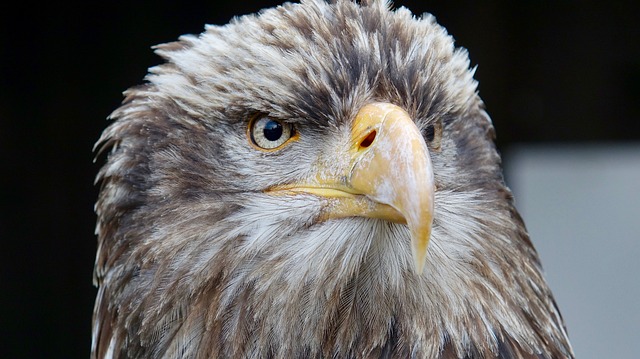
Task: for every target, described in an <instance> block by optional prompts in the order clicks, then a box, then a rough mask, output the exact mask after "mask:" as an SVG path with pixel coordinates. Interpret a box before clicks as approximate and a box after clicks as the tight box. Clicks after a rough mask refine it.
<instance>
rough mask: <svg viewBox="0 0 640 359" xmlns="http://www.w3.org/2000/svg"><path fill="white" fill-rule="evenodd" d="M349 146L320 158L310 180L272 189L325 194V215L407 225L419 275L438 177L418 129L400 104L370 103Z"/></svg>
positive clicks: (354, 128)
mask: <svg viewBox="0 0 640 359" xmlns="http://www.w3.org/2000/svg"><path fill="white" fill-rule="evenodd" d="M348 146H349V149H348V151H346V152H348V153H345V151H344V150H340V151H337V152H338V153H337V156H338V157H337V158H336V157H332V158H331V160H329V161H324V162H322V163H319V164H318V166H317V170H318V173H317V175H316V178H314V179H312V180H310V181H309V182H305V183H294V184H288V185H281V186H277V187H272V188H270V189H269V190H268V191H269V192H278V193H292V192H293V193H304V194H311V195H314V196H318V197H321V198H324V199H326V200H327V205H326V206H325V207H324V212H323V217H322V218H320V219H321V220H328V219H332V218H344V217H369V218H379V219H384V220H387V221H391V222H396V223H403V224H407V226H408V227H409V231H410V233H411V250H412V254H413V260H414V265H415V270H416V272H417V273H418V274H421V273H422V272H423V269H424V265H425V261H426V257H427V245H428V243H429V238H430V236H431V224H432V222H433V198H434V179H433V169H432V165H431V159H430V157H429V150H428V148H427V145H426V143H425V141H424V139H423V137H422V134H421V133H420V130H418V127H417V126H416V125H415V123H414V122H413V121H412V120H411V117H410V116H409V114H408V113H407V112H406V111H404V110H403V109H402V108H400V107H398V106H396V105H392V104H389V103H381V102H379V103H371V104H368V105H365V106H364V107H362V108H361V109H360V111H359V112H358V114H357V115H356V117H355V119H354V122H353V125H352V128H351V136H350V143H349V144H348ZM335 155H336V154H335V153H333V154H332V156H335ZM328 162H331V163H328Z"/></svg>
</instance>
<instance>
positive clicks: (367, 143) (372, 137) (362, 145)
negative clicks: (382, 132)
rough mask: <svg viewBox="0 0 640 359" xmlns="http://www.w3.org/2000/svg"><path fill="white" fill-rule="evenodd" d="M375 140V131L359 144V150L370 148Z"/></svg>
mask: <svg viewBox="0 0 640 359" xmlns="http://www.w3.org/2000/svg"><path fill="white" fill-rule="evenodd" d="M375 139H376V130H373V131H371V132H370V133H369V134H368V135H367V137H365V138H364V139H363V140H362V142H360V148H367V147H369V146H371V144H372V143H373V141H375Z"/></svg>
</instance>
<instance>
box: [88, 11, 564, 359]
mask: <svg viewBox="0 0 640 359" xmlns="http://www.w3.org/2000/svg"><path fill="white" fill-rule="evenodd" d="M156 52H157V53H158V54H159V55H160V56H162V57H163V58H164V59H165V60H166V63H164V64H162V65H159V66H157V67H154V68H152V69H150V73H149V75H148V76H147V78H146V80H147V82H146V83H145V84H143V85H141V86H139V87H135V88H132V89H130V90H128V91H127V92H125V100H124V102H123V104H122V106H121V107H120V108H118V109H117V110H116V111H115V112H114V113H113V114H112V115H111V118H112V119H113V120H114V122H113V123H112V124H111V125H110V126H109V127H108V128H107V129H106V130H105V131H104V133H103V135H102V137H101V138H100V140H99V141H98V145H97V146H98V147H99V148H100V151H108V160H107V161H106V164H105V165H104V166H103V167H102V169H101V171H100V172H99V174H98V178H97V181H98V182H99V183H100V184H101V191H100V196H99V199H98V201H97V204H96V212H97V215H98V222H97V229H96V232H97V234H98V252H97V258H96V268H95V279H94V281H95V283H96V284H97V285H98V286H99V291H98V297H97V300H96V305H95V312H94V321H93V343H92V357H93V358H147V357H148V358H231V357H232V358H236V357H246V358H270V357H277V358H284V357H287V358H388V357H398V358H407V357H412V358H572V357H573V353H572V349H571V346H570V344H569V341H568V337H567V334H566V331H565V329H564V325H563V323H562V318H561V316H560V313H559V312H558V310H557V307H556V305H555V303H554V299H553V296H552V294H551V292H550V290H549V287H548V286H547V284H546V283H545V280H544V278H543V276H542V270H541V266H540V263H539V260H538V257H537V254H536V252H535V250H534V248H533V246H532V244H531V242H530V240H529V237H528V234H527V232H526V230H525V227H524V224H523V222H522V219H521V218H520V216H519V214H518V213H517V211H516V210H515V208H514V206H513V199H512V195H511V192H510V191H509V190H508V188H507V187H506V186H505V184H504V181H503V179H502V172H501V169H500V158H499V155H498V153H497V152H496V149H495V146H494V144H493V137H494V130H493V126H492V124H491V120H490V118H489V117H488V115H487V114H486V113H485V111H484V108H483V104H482V101H481V100H480V98H479V97H478V94H477V91H476V87H477V84H476V82H475V80H473V70H470V69H469V60H468V57H467V54H466V52H465V50H463V49H456V48H455V47H454V45H453V40H452V39H451V37H450V36H449V35H448V34H447V33H446V31H445V29H444V28H442V27H440V26H439V25H437V23H436V22H435V19H434V18H433V17H432V16H431V15H428V14H426V15H423V16H422V17H419V18H416V17H414V16H413V15H412V14H411V13H410V12H409V10H407V9H405V8H400V9H397V10H395V11H392V10H390V9H389V4H387V3H385V2H382V1H366V2H363V3H362V4H360V5H359V4H356V3H353V2H350V1H343V0H338V1H335V2H332V3H326V2H322V1H317V0H306V1H302V2H301V3H300V4H289V3H287V4H284V5H282V6H279V7H277V8H273V9H268V10H264V11H262V12H261V13H260V14H258V15H249V16H244V17H240V18H237V19H234V20H233V21H232V22H231V23H230V24H228V25H225V26H208V27H207V28H206V31H205V32H204V33H203V34H201V35H199V36H183V37H181V38H180V40H179V41H178V42H174V43H170V44H164V45H160V46H158V47H156ZM372 101H387V102H390V103H394V104H397V105H398V106H401V107H402V108H404V109H405V110H406V111H407V112H408V113H409V114H410V115H411V117H412V118H413V119H415V122H416V125H417V126H418V128H419V129H421V130H422V131H427V128H428V127H429V126H430V125H433V124H434V123H441V124H442V128H443V132H442V139H441V144H440V146H439V148H437V149H435V148H434V149H433V151H432V162H433V168H434V173H435V180H436V185H437V191H436V195H435V214H434V225H433V232H432V238H431V243H430V246H429V251H428V255H427V264H426V267H425V273H424V274H423V275H418V274H415V273H414V272H413V271H412V268H411V266H412V263H413V262H412V257H411V248H410V244H409V242H410V239H409V231H408V229H407V227H406V226H405V225H402V224H396V223H390V222H386V221H383V220H378V219H366V218H343V219H333V220H327V221H323V220H320V217H321V213H322V208H323V206H324V205H325V203H323V201H322V200H321V199H319V198H317V197H314V196H304V195H300V196H272V195H268V194H265V193H264V190H265V189H268V188H270V187H272V186H275V185H279V184H283V183H289V182H293V181H297V180H299V179H301V178H305V177H306V176H309V174H310V173H313V168H314V166H317V164H323V163H328V162H330V161H332V157H331V156H330V155H329V154H330V153H333V152H334V151H335V150H336V149H338V148H340V146H341V143H343V142H342V141H344V139H345V137H346V136H348V133H349V129H350V125H351V122H352V121H353V117H354V115H355V113H356V112H357V110H358V109H359V108H360V107H362V106H363V105H365V104H367V103H370V102H372ZM255 113H267V114H269V115H270V116H273V117H276V118H281V119H285V120H286V121H287V122H288V123H291V124H293V125H295V126H296V129H297V131H298V132H299V133H300V134H301V138H303V136H304V141H303V140H300V141H298V142H297V143H296V145H295V146H289V147H287V148H285V149H283V150H282V151H277V152H273V153H264V152H260V151H256V150H255V149H254V148H252V147H251V146H250V145H249V143H248V140H247V136H246V133H247V132H246V131H247V126H248V121H249V119H250V117H251V115H252V114H255Z"/></svg>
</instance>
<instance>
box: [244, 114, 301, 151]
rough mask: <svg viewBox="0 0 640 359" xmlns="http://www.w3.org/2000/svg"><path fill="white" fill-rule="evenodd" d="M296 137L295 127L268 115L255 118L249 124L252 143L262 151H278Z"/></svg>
mask: <svg viewBox="0 0 640 359" xmlns="http://www.w3.org/2000/svg"><path fill="white" fill-rule="evenodd" d="M293 135H294V131H293V126H292V125H291V124H289V123H286V122H284V121H282V120H279V119H275V118H272V117H269V116H266V115H258V116H255V117H254V118H253V119H252V120H251V121H250V122H249V137H250V138H251V142H252V143H253V144H254V145H255V146H256V147H258V148H259V149H261V150H267V151H269V150H276V149H278V148H279V147H281V146H282V145H284V144H285V143H287V142H288V141H289V140H290V139H291V138H292V137H293Z"/></svg>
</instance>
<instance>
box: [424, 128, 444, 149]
mask: <svg viewBox="0 0 640 359" xmlns="http://www.w3.org/2000/svg"><path fill="white" fill-rule="evenodd" d="M422 135H423V136H424V138H425V140H427V142H428V143H429V147H430V149H431V150H434V151H439V150H440V145H441V143H442V122H441V121H436V122H435V123H432V124H429V126H427V127H426V128H425V129H424V130H423V132H422Z"/></svg>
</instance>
